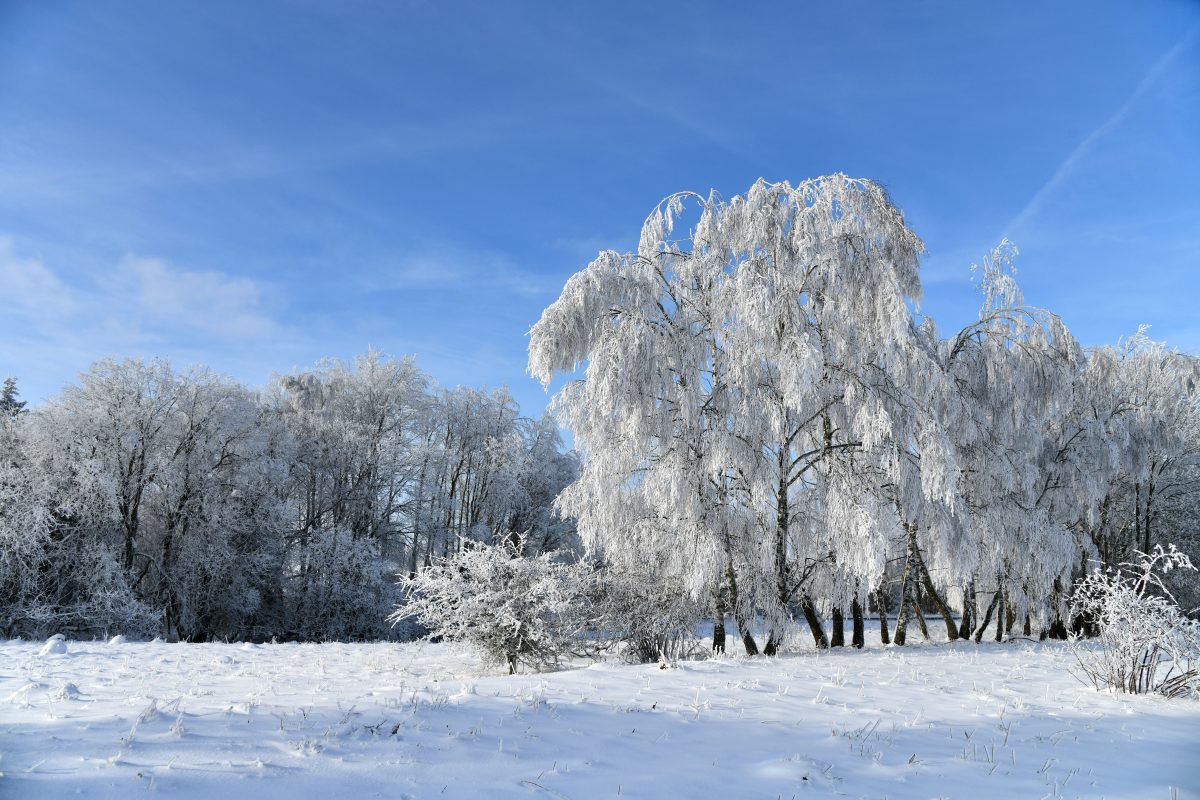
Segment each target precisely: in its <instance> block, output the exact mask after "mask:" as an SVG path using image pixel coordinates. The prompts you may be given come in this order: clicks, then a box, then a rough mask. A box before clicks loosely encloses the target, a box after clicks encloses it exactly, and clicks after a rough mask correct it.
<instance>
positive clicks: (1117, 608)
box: [1072, 545, 1200, 697]
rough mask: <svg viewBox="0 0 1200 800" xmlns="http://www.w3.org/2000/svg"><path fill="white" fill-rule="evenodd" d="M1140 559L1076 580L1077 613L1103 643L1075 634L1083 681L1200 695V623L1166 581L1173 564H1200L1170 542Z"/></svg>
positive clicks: (1140, 690) (1135, 691)
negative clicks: (1086, 643)
mask: <svg viewBox="0 0 1200 800" xmlns="http://www.w3.org/2000/svg"><path fill="white" fill-rule="evenodd" d="M1138 555H1139V556H1141V560H1139V561H1138V562H1136V563H1132V564H1131V563H1125V564H1121V565H1120V567H1119V568H1117V569H1111V570H1107V571H1101V570H1096V571H1095V572H1093V573H1091V574H1090V575H1088V576H1086V577H1084V578H1082V579H1081V580H1080V581H1079V582H1078V583H1076V585H1075V593H1074V597H1073V600H1072V613H1073V614H1080V615H1083V617H1084V618H1085V619H1087V620H1088V621H1090V622H1092V623H1094V624H1095V625H1096V626H1097V627H1098V628H1099V631H1100V634H1099V645H1100V646H1099V648H1098V649H1096V648H1087V647H1083V646H1081V645H1080V644H1079V641H1078V640H1074V641H1075V645H1076V646H1075V657H1076V659H1077V660H1078V663H1079V667H1080V669H1081V671H1082V673H1083V676H1081V677H1082V678H1085V679H1086V680H1085V682H1091V683H1092V684H1093V685H1094V686H1095V687H1096V688H1097V689H1100V688H1109V689H1114V690H1116V691H1120V692H1129V693H1131V694H1143V693H1147V692H1158V693H1160V694H1164V695H1166V696H1168V697H1182V696H1196V695H1197V694H1200V623H1197V622H1196V621H1194V620H1190V619H1188V618H1187V617H1186V616H1184V614H1183V613H1182V611H1181V610H1180V608H1179V606H1178V604H1177V603H1176V602H1175V599H1174V597H1172V595H1171V593H1170V592H1169V591H1168V590H1167V588H1166V585H1165V584H1164V582H1163V575H1165V574H1166V573H1169V572H1170V571H1171V570H1172V569H1186V570H1192V571H1195V567H1193V566H1192V563H1191V561H1190V560H1189V559H1188V557H1187V556H1186V555H1185V554H1183V553H1181V552H1179V551H1178V550H1176V549H1175V546H1174V545H1171V546H1170V548H1169V549H1167V550H1164V549H1163V548H1162V547H1161V546H1159V547H1156V548H1155V549H1154V552H1153V553H1152V554H1150V555H1146V554H1144V553H1139V554H1138Z"/></svg>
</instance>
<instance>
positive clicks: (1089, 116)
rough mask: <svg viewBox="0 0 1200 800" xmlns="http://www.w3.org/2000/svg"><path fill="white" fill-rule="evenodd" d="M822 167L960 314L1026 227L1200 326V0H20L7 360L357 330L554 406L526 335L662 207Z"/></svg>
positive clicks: (1101, 319)
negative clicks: (866, 195)
mask: <svg viewBox="0 0 1200 800" xmlns="http://www.w3.org/2000/svg"><path fill="white" fill-rule="evenodd" d="M825 6H830V8H826V7H825ZM834 171H842V172H846V173H849V174H851V175H854V176H858V177H868V178H873V179H875V180H877V181H880V182H882V183H884V184H886V185H887V186H888V188H889V190H890V191H891V193H892V196H893V198H894V199H895V200H896V202H897V203H898V204H899V205H900V206H901V207H902V208H903V209H904V210H905V212H906V214H907V218H908V220H909V223H910V224H911V225H912V227H913V228H914V229H915V230H916V231H917V232H918V233H919V234H920V235H921V236H922V237H923V238H924V240H925V242H926V245H927V247H928V250H929V254H928V257H927V259H926V261H925V263H924V267H923V275H924V282H925V299H924V303H923V310H924V311H925V312H926V313H928V314H930V315H932V316H933V317H935V318H936V319H937V320H938V322H939V327H940V328H941V330H943V332H948V331H950V330H952V329H954V328H956V327H958V326H961V325H962V324H965V323H966V322H967V321H968V320H969V319H970V318H971V317H972V315H973V314H974V313H975V311H976V309H977V307H978V300H977V297H976V295H975V294H974V289H973V287H972V285H971V283H970V277H971V273H970V270H969V267H970V264H971V263H972V262H974V261H978V260H980V258H981V257H982V256H983V255H984V254H985V253H986V252H987V251H988V250H989V249H990V248H991V247H992V246H994V245H995V244H996V243H997V242H999V240H1000V239H1001V238H1002V237H1004V236H1008V237H1009V238H1011V239H1012V240H1014V241H1015V242H1016V243H1017V244H1018V246H1019V247H1020V249H1021V252H1022V256H1021V259H1020V261H1019V268H1020V276H1021V280H1022V285H1023V287H1024V289H1025V293H1026V297H1027V298H1028V299H1029V300H1030V301H1031V302H1033V303H1035V304H1037V305H1042V306H1045V307H1048V308H1051V309H1052V310H1055V311H1057V312H1058V313H1059V314H1061V315H1062V316H1063V317H1064V318H1065V320H1066V321H1067V324H1068V325H1069V326H1070V328H1071V329H1072V330H1073V331H1074V332H1075V334H1076V335H1077V336H1078V337H1079V338H1080V339H1081V340H1082V341H1083V342H1084V343H1085V344H1097V343H1104V342H1114V341H1116V340H1117V339H1118V338H1119V337H1122V336H1127V335H1129V334H1130V333H1132V332H1133V331H1134V330H1135V329H1136V327H1137V325H1138V324H1139V323H1148V324H1150V325H1152V328H1151V335H1152V336H1153V337H1154V338H1158V339H1163V340H1166V341H1167V342H1169V343H1170V344H1172V345H1174V346H1177V347H1179V348H1181V349H1185V350H1192V351H1200V314H1198V312H1197V307H1198V305H1200V188H1198V187H1200V4H1196V3H1190V2H1178V3H1170V2H1141V3H1111V4H1110V3H1067V2H1063V3H1050V4H1029V5H1021V4H1010V3H1003V4H1001V3H950V2H946V3H916V4H913V3H903V4H901V3H845V4H833V3H829V4H800V3H779V4H767V3H755V2H748V3H738V4H733V3H716V2H713V3H703V2H690V3H686V4H678V5H674V6H672V5H671V4H668V3H655V4H645V3H623V2H605V3H587V4H585V3H536V4H535V3H527V4H522V3H490V2H488V3H461V4H460V3H441V2H407V3H406V2H391V3H366V2H344V3H332V2H330V3H315V2H291V3H278V4H276V3H269V2H254V3H242V2H207V3H193V4H184V3H175V2H158V1H155V2H134V1H128V2H119V3H117V2H77V3H70V2H65V3H39V2H33V0H29V1H28V2H7V1H6V0H0V325H2V327H0V376H4V375H15V376H17V377H18V378H19V381H20V383H19V386H20V387H21V389H22V393H23V395H24V396H25V397H26V398H27V399H30V400H34V401H38V400H41V399H43V398H45V397H47V396H49V395H52V394H54V393H56V392H57V391H58V390H59V389H60V388H61V387H62V386H63V385H64V384H65V383H67V382H69V381H72V380H74V378H75V376H76V375H78V373H79V372H81V371H82V370H84V369H86V367H87V366H88V364H90V363H91V362H92V361H93V360H95V359H97V358H100V357H103V356H108V355H117V356H144V357H150V356H156V355H164V356H169V357H170V358H171V359H172V361H173V362H175V363H176V364H177V365H180V366H183V365H188V364H192V363H197V362H199V363H204V364H207V365H210V366H212V367H213V368H215V369H217V370H218V371H221V372H224V373H227V374H229V375H232V376H234V377H235V378H238V379H239V380H243V381H245V382H247V383H249V384H251V385H260V384H262V383H263V382H264V381H265V380H267V378H268V377H269V376H270V375H271V374H272V373H273V372H288V371H290V370H292V369H294V368H302V367H305V366H307V365H310V364H311V363H313V362H314V361H315V360H317V359H318V358H320V357H323V356H334V357H341V358H347V357H351V356H353V355H354V354H356V353H359V352H363V351H364V350H365V349H366V348H367V347H368V346H373V347H375V348H377V349H379V350H382V351H384V352H385V353H389V354H394V355H399V354H407V353H413V354H416V356H417V361H418V364H420V365H421V366H423V367H424V368H425V369H426V370H427V371H428V372H430V373H431V374H432V375H433V376H434V377H435V378H436V379H437V380H438V381H440V382H442V383H444V384H451V385H453V384H459V383H465V384H471V385H484V384H486V385H492V386H496V385H500V384H508V385H509V386H510V387H511V389H512V391H513V394H514V395H515V396H516V398H517V399H518V400H519V401H520V403H521V405H522V408H523V409H524V410H525V411H526V412H527V413H530V414H537V413H539V412H540V410H541V408H542V407H543V405H544V404H545V402H546V395H544V394H543V393H542V391H541V389H540V387H539V386H537V384H536V383H534V382H533V381H532V380H531V379H530V378H528V377H527V376H526V375H525V353H526V345H527V339H526V337H525V334H526V331H527V330H528V329H529V327H530V325H532V324H533V323H534V322H535V321H536V320H537V318H538V316H539V315H540V313H541V310H542V309H543V308H544V307H545V306H546V305H547V304H549V303H550V302H552V301H553V300H554V299H555V298H556V297H557V295H558V292H559V290H560V289H561V287H562V284H563V282H564V281H565V280H566V278H567V277H568V276H569V275H571V274H572V273H573V272H575V271H576V270H578V269H580V268H582V267H583V266H584V265H585V264H586V263H587V262H588V261H589V260H590V259H591V257H592V256H594V255H595V253H596V252H597V251H598V250H600V249H602V248H615V249H619V250H624V249H629V248H632V247H633V246H634V245H635V244H636V239H637V232H638V228H639V226H640V223H641V221H642V219H643V218H644V217H645V215H646V213H647V212H648V211H649V210H650V209H651V208H652V207H653V206H654V205H655V204H656V203H657V202H658V201H659V199H661V198H662V197H663V196H664V195H667V194H670V193H672V192H674V191H677V190H682V189H692V190H697V191H702V192H703V191H707V190H708V189H709V188H716V189H717V190H719V191H720V192H721V193H722V194H724V195H726V196H729V195H732V194H735V193H738V192H741V191H743V190H745V189H746V188H747V187H748V186H749V185H750V184H751V183H752V182H753V181H754V180H755V179H756V178H758V177H760V176H763V177H766V178H768V179H770V180H782V179H788V180H792V181H796V180H801V179H803V178H806V177H813V176H817V175H821V174H827V173H829V172H834Z"/></svg>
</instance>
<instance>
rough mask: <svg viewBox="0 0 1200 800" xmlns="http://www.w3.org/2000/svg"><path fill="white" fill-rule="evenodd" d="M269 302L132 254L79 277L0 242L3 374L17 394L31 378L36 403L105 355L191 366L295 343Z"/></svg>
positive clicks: (232, 280) (240, 280)
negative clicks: (67, 373) (14, 378)
mask: <svg viewBox="0 0 1200 800" xmlns="http://www.w3.org/2000/svg"><path fill="white" fill-rule="evenodd" d="M267 294H268V292H266V291H264V287H263V286H261V285H259V284H258V283H256V282H255V281H252V280H250V279H248V278H244V277H234V276H230V275H227V274H224V273H220V272H204V271H192V270H187V269H181V268H179V267H176V266H174V265H172V264H170V263H168V262H166V261H162V260H159V259H153V258H143V257H137V256H128V257H126V258H124V259H122V260H120V261H119V262H118V263H117V264H114V265H113V266H112V267H111V268H110V269H108V270H102V271H98V272H96V273H94V274H92V275H76V274H73V273H72V272H71V271H70V270H67V269H62V268H57V269H56V268H55V266H53V265H51V264H47V263H45V262H44V261H43V260H42V259H40V258H36V257H31V256H29V255H26V254H24V253H22V252H20V250H19V248H18V247H17V246H16V245H14V243H13V241H12V240H11V239H5V238H0V320H2V321H3V326H4V330H5V334H4V336H2V337H0V374H2V375H10V374H19V376H20V377H21V378H22V380H23V386H25V385H28V384H27V383H26V381H28V380H32V382H33V385H32V387H31V388H32V391H33V393H32V394H29V396H31V397H37V396H39V395H40V396H45V395H46V394H48V393H49V392H52V391H55V390H57V388H58V387H57V386H56V385H54V384H53V383H49V382H50V381H55V382H57V381H61V379H62V377H61V373H62V371H63V370H64V369H74V370H82V369H83V368H85V367H86V366H87V364H89V363H90V362H92V361H93V360H95V359H97V358H100V357H102V356H106V355H119V356H132V355H144V356H155V355H180V356H183V357H184V358H185V359H187V360H189V361H190V360H191V359H193V358H196V357H199V358H201V359H203V360H211V359H213V358H220V357H221V355H222V353H234V354H236V353H238V352H250V353H253V352H255V351H256V350H259V349H261V348H271V347H274V346H275V345H276V344H277V343H278V342H279V341H281V340H288V339H292V338H294V335H293V332H290V331H288V330H287V328H286V326H284V325H283V324H282V323H281V322H280V321H279V320H278V319H276V318H275V316H274V315H273V314H272V309H271V307H270V304H269V303H268V302H267V299H266V295H267ZM51 376H57V377H51ZM42 381H45V382H42Z"/></svg>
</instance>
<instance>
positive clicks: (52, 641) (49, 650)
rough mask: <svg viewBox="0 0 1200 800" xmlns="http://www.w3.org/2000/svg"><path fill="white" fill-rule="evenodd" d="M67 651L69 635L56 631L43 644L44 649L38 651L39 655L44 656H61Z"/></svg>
mask: <svg viewBox="0 0 1200 800" xmlns="http://www.w3.org/2000/svg"><path fill="white" fill-rule="evenodd" d="M66 652H67V637H65V636H63V635H62V634H61V633H56V634H54V635H53V636H51V637H50V638H49V639H47V640H46V643H45V644H44V645H42V649H41V650H40V651H38V655H43V656H61V655H64V654H65V653H66Z"/></svg>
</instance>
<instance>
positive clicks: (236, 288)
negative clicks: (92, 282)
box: [107, 256, 280, 339]
mask: <svg viewBox="0 0 1200 800" xmlns="http://www.w3.org/2000/svg"><path fill="white" fill-rule="evenodd" d="M107 294H109V295H116V296H117V297H118V298H120V300H122V301H124V302H125V304H127V305H129V306H132V309H133V310H136V311H137V313H138V317H139V319H140V320H142V321H143V322H144V324H148V325H154V326H156V327H160V328H161V327H170V328H175V329H186V330H188V331H193V332H196V333H200V334H204V335H206V336H215V337H219V338H239V339H240V338H251V339H253V338H261V337H267V336H275V335H277V334H278V333H279V332H280V326H279V325H278V324H277V323H276V321H275V320H273V319H271V317H270V316H268V315H267V313H266V312H265V309H264V304H263V293H262V291H261V289H260V287H259V285H258V284H257V283H255V282H254V281H252V280H250V279H248V278H242V277H233V276H230V275H226V274H224V273H221V272H192V271H189V270H184V269H178V268H176V267H173V266H171V265H170V264H168V263H166V262H165V261H161V260H159V259H156V258H139V257H136V256H128V257H126V258H125V259H124V260H123V261H122V262H121V264H120V266H119V267H118V268H117V271H116V273H115V280H113V281H111V282H110V283H109V287H108V292H107Z"/></svg>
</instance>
